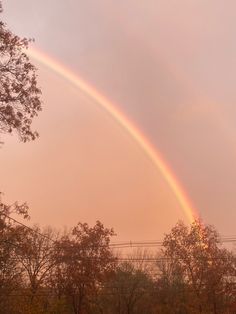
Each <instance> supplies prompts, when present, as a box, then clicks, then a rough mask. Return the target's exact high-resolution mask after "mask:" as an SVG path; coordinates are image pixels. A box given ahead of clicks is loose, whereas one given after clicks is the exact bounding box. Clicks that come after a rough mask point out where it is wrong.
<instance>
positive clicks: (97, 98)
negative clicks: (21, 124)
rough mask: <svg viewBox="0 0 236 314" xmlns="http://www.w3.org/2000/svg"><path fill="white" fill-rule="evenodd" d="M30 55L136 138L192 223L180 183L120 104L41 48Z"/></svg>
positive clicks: (30, 50)
mask: <svg viewBox="0 0 236 314" xmlns="http://www.w3.org/2000/svg"><path fill="white" fill-rule="evenodd" d="M27 53H28V55H29V56H30V57H31V58H33V59H35V60H36V61H38V62H39V63H41V64H42V65H44V66H46V67H48V68H49V69H50V70H52V71H54V72H55V73H56V74H58V75H60V76H62V77H63V78H64V79H65V80H66V81H67V82H69V83H71V84H73V85H74V86H75V87H77V88H78V89H79V90H80V91H81V92H83V93H84V94H86V95H87V96H88V97H89V98H90V99H91V100H92V101H94V102H95V103H96V104H97V105H99V106H101V107H102V108H103V109H104V110H105V111H106V112H108V113H109V114H110V115H111V116H112V117H113V119H115V120H116V122H117V123H119V124H120V125H121V126H122V127H123V128H124V129H125V130H126V131H127V132H128V133H129V134H130V136H131V137H132V138H133V140H134V141H135V142H136V143H137V144H138V145H139V146H140V147H141V148H142V150H143V151H144V152H145V154H146V155H147V156H148V157H149V158H150V160H151V161H152V163H153V164H154V166H155V167H156V168H157V169H158V170H159V171H160V173H161V174H162V176H163V177H164V179H165V180H166V182H167V184H168V185H169V187H170V188H171V190H172V191H173V193H174V195H175V197H176V199H177V201H178V203H179V204H180V206H181V208H182V210H183V211H184V213H185V215H186V217H187V219H188V221H189V222H190V223H191V222H192V221H193V220H194V218H195V217H196V216H197V215H196V213H195V211H194V209H193V206H192V205H191V202H190V201H189V200H188V197H187V195H186V193H185V192H184V190H183V188H182V187H181V184H180V183H179V182H178V180H177V178H176V177H175V175H174V173H173V172H172V171H171V170H170V167H169V166H168V165H167V163H166V162H165V161H164V159H163V158H162V157H161V154H160V152H158V150H157V149H156V148H155V147H154V146H153V145H152V144H151V143H150V141H149V140H148V139H147V138H146V137H145V136H144V134H143V133H142V132H141V131H140V130H139V129H138V127H137V126H135V124H134V123H133V122H131V121H130V119H128V118H127V117H126V116H125V114H124V113H122V112H121V111H120V110H119V109H118V108H119V107H118V106H117V105H115V104H114V103H112V102H111V101H109V100H108V99H107V98H106V97H105V96H103V95H102V94H101V93H99V92H98V91H97V90H96V89H95V88H94V87H93V86H91V85H90V84H89V83H87V82H86V81H85V80H83V79H82V78H81V77H80V76H79V75H77V74H74V73H73V72H72V71H71V70H69V69H67V68H66V67H65V66H64V65H62V64H60V63H59V62H57V61H56V60H55V59H54V58H51V57H49V56H48V55H47V54H45V53H43V52H41V51H39V50H38V49H34V48H30V49H29V50H28V51H27Z"/></svg>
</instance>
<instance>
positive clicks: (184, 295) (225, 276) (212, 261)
mask: <svg viewBox="0 0 236 314" xmlns="http://www.w3.org/2000/svg"><path fill="white" fill-rule="evenodd" d="M163 246H164V248H163V251H162V257H163V262H162V267H160V269H161V271H162V276H161V280H162V282H165V283H166V287H169V289H171V288H173V285H175V288H177V294H176V295H175V300H174V301H173V302H174V303H173V304H174V307H175V309H176V308H177V305H179V306H180V307H181V306H182V307H184V308H185V311H184V312H183V313H195V312H197V313H204V314H205V313H214V314H216V313H228V312H227V311H228V310H229V308H230V306H231V305H232V303H233V300H234V299H235V282H236V281H235V279H236V264H235V257H234V255H233V254H232V253H231V252H230V251H229V250H227V249H226V248H222V247H221V244H220V237H219V234H218V233H217V232H216V230H215V228H213V227H212V226H208V225H204V224H203V223H202V222H201V221H199V220H195V221H194V222H193V223H192V224H191V226H190V227H188V226H186V225H184V224H183V223H182V222H179V223H178V224H177V225H176V226H175V227H174V228H172V230H171V232H170V233H169V234H167V235H166V236H165V238H164V241H163ZM163 266H164V267H163ZM166 291H168V289H167V290H166ZM167 296H168V297H169V294H168V292H167ZM186 300H187V301H186ZM181 304H182V305H181ZM176 313H177V312H176ZM230 313H231V312H230Z"/></svg>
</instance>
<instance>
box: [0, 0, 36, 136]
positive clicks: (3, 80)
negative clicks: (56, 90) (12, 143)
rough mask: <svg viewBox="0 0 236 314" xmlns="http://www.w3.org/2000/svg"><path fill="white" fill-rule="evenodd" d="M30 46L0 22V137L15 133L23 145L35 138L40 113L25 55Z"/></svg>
mask: <svg viewBox="0 0 236 314" xmlns="http://www.w3.org/2000/svg"><path fill="white" fill-rule="evenodd" d="M0 12H2V5H1V2H0ZM29 42H30V40H27V39H26V38H23V39H22V38H20V37H18V36H17V35H15V34H13V33H12V32H11V31H10V30H9V29H8V28H7V26H6V24H5V23H3V22H0V133H11V132H13V131H15V132H16V133H17V134H18V136H19V138H20V140H22V141H23V142H26V141H29V140H34V139H35V138H37V137H38V133H37V132H35V131H33V130H32V129H31V124H32V119H33V118H34V117H35V116H37V114H38V112H39V111H40V110H41V99H40V95H41V90H40V89H39V88H38V85H37V77H36V68H35V67H34V65H32V64H31V62H30V60H29V58H28V56H27V55H26V52H25V51H26V49H27V48H28V44H29Z"/></svg>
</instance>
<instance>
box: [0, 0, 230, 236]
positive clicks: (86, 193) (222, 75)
mask: <svg viewBox="0 0 236 314" xmlns="http://www.w3.org/2000/svg"><path fill="white" fill-rule="evenodd" d="M3 5H4V20H5V21H6V22H7V24H8V26H9V27H10V28H11V29H12V30H13V31H14V32H16V33H17V34H19V35H22V36H26V37H33V38H35V41H36V43H35V44H36V46H37V47H38V48H39V49H40V50H42V51H43V52H45V53H46V54H49V55H50V56H51V57H55V58H56V59H57V60H58V61H60V63H62V64H64V65H65V66H66V67H68V68H69V69H72V70H73V72H75V73H78V75H80V76H82V77H83V78H84V79H86V80H87V81H88V82H90V83H91V84H92V85H93V86H95V87H96V89H98V90H99V91H100V92H101V93H102V94H104V95H105V96H107V97H108V98H109V99H110V100H112V101H114V102H115V103H116V104H118V105H119V108H120V109H121V110H122V111H123V112H124V113H125V114H126V115H127V116H128V117H129V118H130V119H131V120H132V121H134V122H135V124H136V125H138V127H139V128H140V130H142V132H143V133H144V134H145V135H146V137H147V138H148V139H149V140H150V141H151V142H152V143H153V144H154V145H155V146H156V148H157V149H158V150H159V151H160V152H161V153H162V155H163V156H164V157H165V160H166V161H167V162H168V164H169V165H170V166H171V168H172V169H173V171H174V173H175V175H176V176H177V178H178V180H179V181H180V182H181V184H182V186H183V187H184V190H185V191H186V193H187V194H188V196H189V198H190V199H191V201H192V203H193V204H194V206H195V208H197V210H198V212H199V214H200V215H201V217H202V218H203V219H204V220H205V221H206V222H208V223H211V224H214V225H216V227H217V228H218V229H219V230H220V232H221V233H223V234H234V227H235V225H234V223H235V218H236V212H235V205H236V193H235V189H236V167H235V160H236V129H235V125H236V105H235V100H236V99H235V98H236V97H235V95H236V93H235V75H236V62H235V55H236V41H235V35H236V34H235V30H236V18H235V15H236V13H235V12H236V3H235V1H233V0H232V1H231V0H227V1H220V0H198V1H193V0H191V1H189V0H178V1H176V0H170V1H166V0H148V1H142V0H123V1H122V0H121V1H114V0H113V1H111V0H110V1H108V0H60V1H58V0H49V1H34V0H21V1H18V0H7V1H4V2H3ZM37 66H38V68H39V82H40V85H41V87H42V91H43V100H44V111H43V113H42V114H41V115H40V117H39V119H38V120H37V121H36V122H35V127H37V128H38V129H39V132H40V135H41V136H40V139H39V140H37V141H36V142H35V143H31V144H22V143H18V142H17V139H16V138H4V140H5V144H4V146H3V147H2V149H1V154H0V161H1V163H2V164H3V165H4V167H2V168H3V171H2V176H1V182H0V183H1V190H3V192H5V198H6V199H9V200H13V199H19V200H27V201H28V202H29V204H30V206H31V216H32V221H33V222H39V223H41V224H48V223H49V224H53V225H55V226H62V225H73V224H75V223H76V222H77V221H79V220H80V221H81V220H82V221H88V222H90V223H93V222H94V221H95V220H96V219H100V220H101V221H103V222H104V223H105V224H106V225H108V226H113V227H114V228H115V230H116V231H117V233H118V234H119V235H120V237H121V238H123V239H127V238H128V239H137V238H140V239H157V238H161V237H162V233H163V232H167V231H168V229H169V228H170V227H171V226H172V225H173V224H174V223H175V222H176V221H177V220H178V219H185V217H184V214H183V212H182V211H181V209H180V208H179V205H178V204H177V202H176V200H175V197H174V195H173V193H172V192H171V191H170V189H169V187H168V186H167V184H166V183H165V181H164V180H163V178H162V177H161V174H160V173H159V172H158V171H157V170H156V169H155V168H154V167H153V165H152V164H151V163H150V162H149V160H148V159H147V157H146V156H145V154H144V153H143V152H142V151H141V149H140V148H139V147H138V146H137V144H136V143H134V142H133V140H132V139H131V138H130V136H129V135H128V134H127V133H126V132H125V131H124V130H121V129H120V127H119V126H118V125H117V124H116V122H115V121H113V119H112V118H111V117H109V116H107V114H106V113H105V112H103V111H102V110H101V109H100V108H98V107H97V106H96V105H95V104H93V103H92V102H91V101H89V100H88V99H86V97H85V96H84V95H82V94H81V93H80V92H79V91H77V90H75V88H73V87H72V86H70V85H69V84H68V83H67V82H66V81H64V80H63V79H62V78H60V77H57V76H56V75H55V74H54V73H52V72H51V71H50V70H49V69H46V68H44V67H43V66H42V65H40V64H37Z"/></svg>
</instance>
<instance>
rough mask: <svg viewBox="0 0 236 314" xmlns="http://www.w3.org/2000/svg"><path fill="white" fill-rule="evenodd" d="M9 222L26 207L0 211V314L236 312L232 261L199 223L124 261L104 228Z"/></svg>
mask: <svg viewBox="0 0 236 314" xmlns="http://www.w3.org/2000/svg"><path fill="white" fill-rule="evenodd" d="M12 215H13V216H14V217H18V216H19V215H20V216H22V217H23V218H25V219H27V217H28V212H27V206H26V205H25V204H23V205H21V206H20V205H18V204H13V205H11V206H7V205H4V204H3V203H1V204H0V239H1V240H0V313H4V314H5V313H9V314H16V313H17V314H21V313H22V314H28V313H35V314H37V313H45V314H47V313H48V314H49V313H55V314H60V313H61V314H66V313H68V314H69V313H72V314H73V313H74V314H81V313H83V314H85V313H86V314H87V313H88V314H89V313H91V314H113V313H114V314H115V313H117V314H140V313H142V314H152V313H153V314H154V313H171V314H172V313H178V314H180V313H181V314H185V313H186V314H188V313H204V314H206V313H224V314H226V313H236V289H235V288H236V287H235V283H236V282H235V278H236V277H235V276H236V260H235V256H234V254H233V253H232V252H231V251H230V250H227V249H226V248H224V247H222V246H221V243H220V237H219V235H218V233H217V232H216V230H215V229H214V228H213V227H211V226H205V225H203V224H202V223H201V222H200V221H197V220H196V221H194V222H193V223H192V225H191V226H189V227H188V226H186V225H184V224H183V223H182V222H179V223H177V225H176V226H175V227H174V228H173V229H172V230H171V232H170V233H169V234H167V235H165V237H164V240H163V242H162V246H161V248H159V249H158V248H156V249H155V250H152V251H151V252H147V251H146V252H145V251H142V252H141V251H139V252H136V253H135V254H132V255H130V256H127V255H124V253H123V254H122V253H120V254H117V250H114V248H113V246H112V244H111V242H110V241H111V239H112V237H113V236H114V231H113V230H112V229H108V228H105V227H104V226H103V224H102V223H101V222H99V221H98V222H96V224H95V225H94V226H93V227H90V226H89V225H88V224H86V223H78V224H77V225H76V226H75V227H74V228H72V229H71V230H70V231H67V232H56V231H53V229H52V228H50V227H48V228H44V229H42V228H40V227H39V226H34V227H33V228H32V229H31V228H27V227H26V226H25V225H24V224H20V223H19V222H18V220H16V219H15V218H14V219H13V218H12V217H13V216H12ZM16 215H18V216H16ZM18 219H19V218H18Z"/></svg>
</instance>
